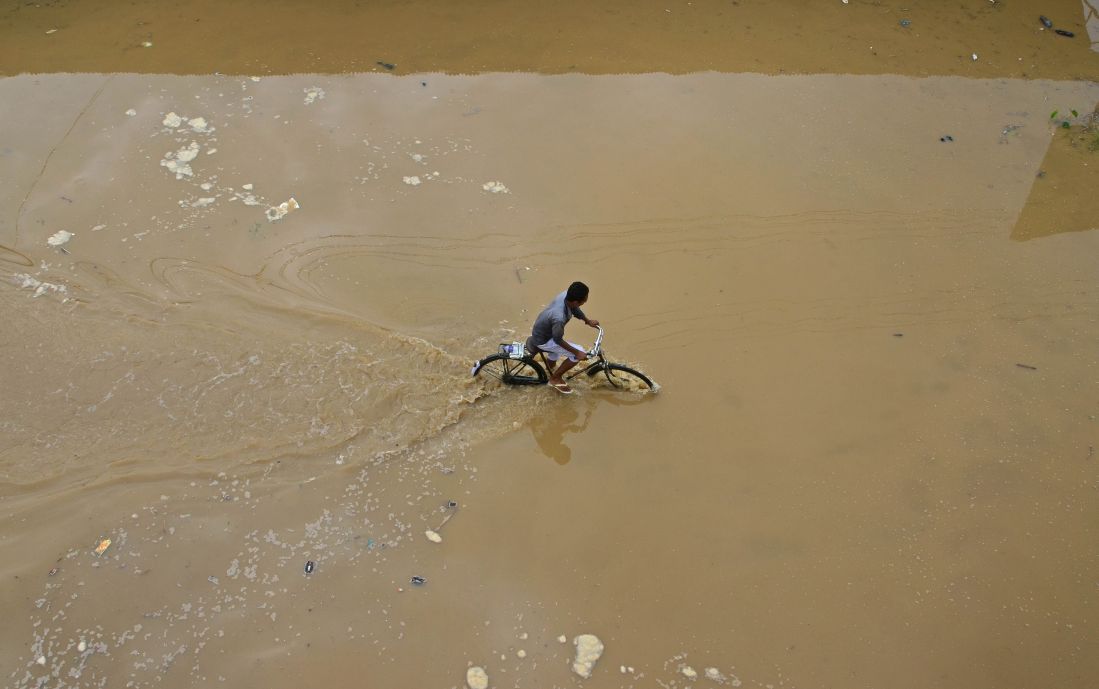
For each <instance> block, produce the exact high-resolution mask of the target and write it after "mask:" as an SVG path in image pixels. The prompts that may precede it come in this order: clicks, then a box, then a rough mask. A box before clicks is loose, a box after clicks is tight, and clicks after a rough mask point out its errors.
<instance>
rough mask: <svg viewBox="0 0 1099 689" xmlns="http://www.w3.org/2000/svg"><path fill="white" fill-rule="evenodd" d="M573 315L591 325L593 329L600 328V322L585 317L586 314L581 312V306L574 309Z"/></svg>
mask: <svg viewBox="0 0 1099 689" xmlns="http://www.w3.org/2000/svg"><path fill="white" fill-rule="evenodd" d="M572 315H574V316H576V317H577V318H579V319H580V320H582V321H584V322H585V323H587V324H588V325H590V326H591V327H593V328H598V327H599V321H597V320H594V319H591V318H588V317H587V316H585V315H584V312H583V311H581V310H580V307H579V306H577V307H575V308H573V310H572Z"/></svg>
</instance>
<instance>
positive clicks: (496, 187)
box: [481, 180, 511, 194]
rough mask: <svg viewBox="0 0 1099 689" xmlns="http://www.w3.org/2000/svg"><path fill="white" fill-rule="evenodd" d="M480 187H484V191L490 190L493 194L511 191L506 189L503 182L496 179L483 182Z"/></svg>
mask: <svg viewBox="0 0 1099 689" xmlns="http://www.w3.org/2000/svg"><path fill="white" fill-rule="evenodd" d="M481 188H482V189H484V190H485V191H489V192H492V193H493V194H510V193H511V190H510V189H508V188H507V187H505V186H504V183H503V182H498V181H496V180H492V181H490V182H485V183H484V184H482V185H481Z"/></svg>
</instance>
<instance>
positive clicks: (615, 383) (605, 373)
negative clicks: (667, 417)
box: [588, 364, 659, 392]
mask: <svg viewBox="0 0 1099 689" xmlns="http://www.w3.org/2000/svg"><path fill="white" fill-rule="evenodd" d="M588 375H589V376H591V377H592V382H596V383H597V382H599V381H600V380H602V381H603V382H605V383H606V384H607V385H608V386H610V387H612V388H615V389H617V390H632V391H634V392H645V391H646V390H658V389H659V388H658V387H657V385H656V383H654V382H652V381H651V380H649V377H648V376H646V375H645V374H644V373H642V372H641V371H638V370H636V369H632V368H630V367H629V366H623V365H622V364H605V365H603V366H600V367H598V368H594V369H593V370H589V371H588Z"/></svg>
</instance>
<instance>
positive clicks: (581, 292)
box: [527, 282, 599, 395]
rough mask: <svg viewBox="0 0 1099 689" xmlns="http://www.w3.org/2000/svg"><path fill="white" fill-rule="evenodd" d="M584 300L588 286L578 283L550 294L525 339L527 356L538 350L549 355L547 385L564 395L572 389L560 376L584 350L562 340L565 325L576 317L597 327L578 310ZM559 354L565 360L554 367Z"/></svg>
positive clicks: (586, 355) (583, 358) (585, 355)
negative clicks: (548, 301) (547, 302)
mask: <svg viewBox="0 0 1099 689" xmlns="http://www.w3.org/2000/svg"><path fill="white" fill-rule="evenodd" d="M587 301H588V286H587V285H585V284H584V283H582V282H574V283H572V284H571V285H569V288H568V289H567V290H565V291H564V292H562V293H561V294H558V295H557V296H556V297H554V299H553V301H552V302H550V304H549V306H547V307H546V308H544V309H542V313H540V314H538V318H536V319H535V321H534V328H533V329H532V332H531V335H530V338H529V339H527V349H529V350H530V353H531V355H534V354H537V353H538V352H542V353H543V354H544V355H545V356H547V357H549V361H550V363H549V371H548V373H549V384H550V385H552V386H553V388H554V389H555V390H557V391H558V392H563V393H565V394H566V395H567V394H569V393H571V392H572V388H570V387H569V384H568V383H566V382H565V380H564V379H563V378H562V377H561V376H563V375H564V374H565V372H567V371H568V370H569V369H570V368H572V367H573V366H575V365H576V364H577V363H579V362H581V361H583V360H585V359H587V358H588V353H587V352H585V351H584V349H583V347H581V346H580V345H578V344H574V343H572V342H568V341H566V340H565V324H566V323H568V322H569V320H570V319H571V318H572V317H573V316H576V317H577V318H579V319H580V320H582V321H584V322H585V323H587V324H588V325H589V326H591V327H593V328H596V327H598V326H599V321H596V320H592V319H590V318H588V317H587V316H585V315H584V312H583V311H581V310H580V307H581V306H583V305H584V303H585V302H587ZM561 357H565V359H566V361H563V362H561V365H559V366H558V365H556V362H557V360H558V359H560V358H561Z"/></svg>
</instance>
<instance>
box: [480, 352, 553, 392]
mask: <svg viewBox="0 0 1099 689" xmlns="http://www.w3.org/2000/svg"><path fill="white" fill-rule="evenodd" d="M481 374H484V375H485V376H487V377H489V378H494V379H496V380H498V381H500V382H501V383H504V384H506V385H545V383H546V382H547V381H548V380H549V376H547V375H546V369H544V368H542V367H541V366H540V365H539V364H538V362H536V361H534V360H533V359H531V358H530V357H524V358H522V359H512V358H511V357H509V356H505V355H503V354H493V355H492V356H487V357H485V358H484V359H481V360H480V361H478V362H477V363H476V364H475V365H474V366H473V375H474V376H479V375H481Z"/></svg>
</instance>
